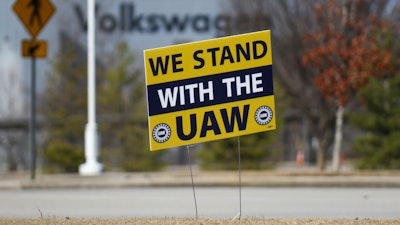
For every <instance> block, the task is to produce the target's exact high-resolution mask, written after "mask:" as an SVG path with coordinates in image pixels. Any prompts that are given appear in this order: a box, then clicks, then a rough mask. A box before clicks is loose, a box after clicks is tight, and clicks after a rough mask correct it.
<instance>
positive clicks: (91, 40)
mask: <svg viewBox="0 0 400 225" xmlns="http://www.w3.org/2000/svg"><path fill="white" fill-rule="evenodd" d="M87 17H88V20H87V21H88V23H87V42H88V123H87V124H86V127H85V158H86V162H85V163H84V164H82V165H80V167H79V174H80V175H89V176H90V175H98V174H100V173H101V172H102V170H103V165H102V164H100V163H99V162H98V161H97V157H98V134H97V124H96V62H95V60H96V51H95V40H96V39H95V0H87Z"/></svg>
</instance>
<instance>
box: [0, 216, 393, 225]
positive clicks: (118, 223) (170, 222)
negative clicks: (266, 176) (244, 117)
mask: <svg viewBox="0 0 400 225" xmlns="http://www.w3.org/2000/svg"><path fill="white" fill-rule="evenodd" d="M3 224H4V225H5V224H7V225H10V224H15V225H25V224H29V225H36V224H37V225H39V224H40V225H41V224H49V225H50V224H51V225H59V224H60V225H61V224H63V225H75V224H96V225H103V224H104V225H106V224H107V225H108V224H112V225H125V224H126V225H128V224H129V225H131V224H133V225H136V224H138V225H139V224H140V225H142V224H163V225H164V224H165V225H175V224H176V225H178V224H179V225H185V224H195V225H206V224H232V225H235V224H238V225H239V224H240V225H254V224H270V225H295V224H296V225H297V224H311V225H320V224H321V225H322V224H335V225H341V224H352V225H358V224H360V225H365V224H366V225H369V224H371V225H376V224H382V225H386V224H399V225H400V219H396V220H389V219H262V218H246V219H241V220H234V221H232V220H231V219H203V218H202V219H197V220H196V219H193V218H192V219H190V218H125V219H70V218H65V219H50V218H49V219H0V225H3Z"/></svg>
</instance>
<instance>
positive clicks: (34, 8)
mask: <svg viewBox="0 0 400 225" xmlns="http://www.w3.org/2000/svg"><path fill="white" fill-rule="evenodd" d="M13 10H14V12H15V13H16V14H17V16H18V18H19V19H20V20H21V22H22V23H23V24H24V26H25V28H26V29H27V30H28V31H29V33H30V34H31V35H32V37H33V38H35V37H36V36H37V35H38V34H39V32H40V31H41V30H42V28H43V27H44V25H46V23H47V22H48V21H49V19H50V17H51V16H52V15H53V13H54V12H55V7H54V6H53V4H52V3H51V2H50V1H49V0H17V1H16V2H15V4H14V6H13Z"/></svg>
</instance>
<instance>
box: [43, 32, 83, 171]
mask: <svg viewBox="0 0 400 225" xmlns="http://www.w3.org/2000/svg"><path fill="white" fill-rule="evenodd" d="M60 38H61V43H63V44H62V45H61V48H60V51H59V53H58V55H57V56H56V57H55V58H54V60H53V61H52V62H51V63H52V67H53V70H52V71H49V72H48V73H47V74H46V76H47V82H46V87H45V90H44V92H43V94H42V95H41V96H40V98H39V107H38V110H39V113H40V115H41V116H43V118H44V121H45V122H44V124H45V129H46V131H47V132H46V134H47V135H46V136H47V137H46V140H47V144H46V145H45V146H44V150H43V156H44V158H45V165H44V171H45V172H77V171H78V168H79V165H80V164H81V163H83V162H84V160H85V158H84V149H83V144H84V139H83V134H84V127H85V123H86V120H87V117H86V116H87V115H86V107H85V106H86V103H87V99H86V98H85V97H84V96H86V93H87V90H86V87H87V80H86V79H87V78H86V74H87V72H86V64H85V63H84V62H86V58H85V54H84V51H83V50H82V47H81V46H79V45H78V44H77V43H75V42H74V41H73V40H71V39H69V37H68V35H66V34H65V33H63V34H60Z"/></svg>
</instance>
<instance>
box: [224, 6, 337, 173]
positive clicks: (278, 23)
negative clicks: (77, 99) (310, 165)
mask: <svg viewBox="0 0 400 225" xmlns="http://www.w3.org/2000/svg"><path fill="white" fill-rule="evenodd" d="M312 4H313V1H300V0H298V1H291V0H286V1H284V0H283V1H263V0H252V1H240V0H232V9H231V11H232V13H233V14H234V15H236V17H237V20H238V21H239V22H240V21H242V20H244V21H246V20H248V18H262V19H259V21H260V23H258V24H257V26H256V27H254V28H252V29H250V28H246V27H242V26H232V28H231V29H230V30H231V32H232V33H242V32H250V31H255V30H263V29H271V35H272V48H273V55H272V57H273V68H274V77H276V78H278V80H279V82H280V84H281V85H282V87H283V88H284V89H285V92H286V93H287V95H288V96H290V98H292V101H291V104H292V105H293V106H294V107H295V108H297V109H298V110H299V111H300V114H301V116H302V117H304V118H305V120H306V121H307V123H308V125H309V127H310V132H311V134H312V135H313V136H314V137H316V138H317V140H318V149H317V164H318V167H319V168H320V169H321V170H322V169H323V168H324V167H325V164H324V162H325V157H326V151H327V149H328V146H329V143H330V140H331V137H332V129H331V126H332V124H333V122H334V110H333V109H332V108H333V107H332V106H331V103H329V102H327V101H325V99H324V97H323V96H322V94H321V92H320V91H319V90H318V89H317V88H316V87H315V85H314V82H313V80H312V78H311V77H310V76H309V75H308V73H307V71H306V68H305V67H304V65H303V64H302V56H303V52H304V50H305V46H304V44H303V41H302V40H303V39H302V34H303V31H304V30H306V29H308V21H307V20H308V19H309V17H308V15H309V13H312V11H311V10H310V9H311V8H312V7H311V6H312ZM281 115H283V113H282V114H281Z"/></svg>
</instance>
